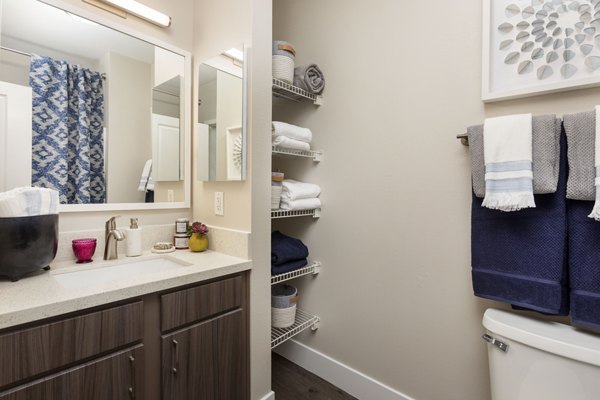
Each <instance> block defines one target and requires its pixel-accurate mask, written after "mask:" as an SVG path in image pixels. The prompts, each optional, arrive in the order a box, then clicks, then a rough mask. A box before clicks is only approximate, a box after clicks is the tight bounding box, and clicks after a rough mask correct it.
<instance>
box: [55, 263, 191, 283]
mask: <svg viewBox="0 0 600 400" xmlns="http://www.w3.org/2000/svg"><path fill="white" fill-rule="evenodd" d="M189 265H191V264H188V263H186V262H184V261H180V260H177V259H173V258H168V257H153V258H148V259H144V260H139V261H129V260H127V261H123V262H119V261H117V264H115V263H112V262H111V263H105V264H102V265H98V266H94V267H88V268H85V269H69V270H68V271H60V270H59V271H56V272H55V273H54V274H53V275H54V279H56V281H57V282H58V283H59V284H60V285H62V286H64V287H65V288H68V289H72V288H79V287H84V286H90V285H97V284H102V283H107V282H114V281H119V280H121V279H127V278H131V277H135V276H139V275H140V274H144V275H148V274H153V273H157V272H163V271H168V270H172V269H177V268H182V267H186V266H189ZM79 268H81V267H79Z"/></svg>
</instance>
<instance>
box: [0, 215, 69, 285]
mask: <svg viewBox="0 0 600 400" xmlns="http://www.w3.org/2000/svg"><path fill="white" fill-rule="evenodd" d="M57 250H58V214H52V215H38V216H35V217H15V218H0V276H5V277H8V278H9V279H10V280H12V281H13V282H14V281H18V280H19V279H21V278H22V277H23V276H24V275H26V274H29V273H31V272H35V271H39V270H41V269H50V267H49V265H50V263H51V262H52V260H54V257H56V251H57Z"/></svg>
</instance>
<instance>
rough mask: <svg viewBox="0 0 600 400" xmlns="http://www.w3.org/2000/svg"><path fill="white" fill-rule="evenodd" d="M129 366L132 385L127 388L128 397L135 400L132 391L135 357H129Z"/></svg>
mask: <svg viewBox="0 0 600 400" xmlns="http://www.w3.org/2000/svg"><path fill="white" fill-rule="evenodd" d="M129 364H130V365H131V380H132V382H133V383H132V385H131V386H130V387H129V397H131V398H132V399H135V391H134V390H133V387H134V385H135V357H134V356H129Z"/></svg>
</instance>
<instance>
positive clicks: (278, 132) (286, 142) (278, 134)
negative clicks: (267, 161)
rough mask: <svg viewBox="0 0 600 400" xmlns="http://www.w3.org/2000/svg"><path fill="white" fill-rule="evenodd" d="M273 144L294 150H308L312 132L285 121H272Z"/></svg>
mask: <svg viewBox="0 0 600 400" xmlns="http://www.w3.org/2000/svg"><path fill="white" fill-rule="evenodd" d="M272 140H273V146H277V147H283V148H286V149H294V150H304V151H308V150H310V142H312V132H311V131H310V129H308V128H302V127H299V126H296V125H291V124H287V123H285V122H279V121H273V137H272Z"/></svg>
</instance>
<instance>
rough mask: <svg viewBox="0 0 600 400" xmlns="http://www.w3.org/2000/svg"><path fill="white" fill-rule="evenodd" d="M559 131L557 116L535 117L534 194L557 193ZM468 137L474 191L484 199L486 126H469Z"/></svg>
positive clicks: (533, 131)
mask: <svg viewBox="0 0 600 400" xmlns="http://www.w3.org/2000/svg"><path fill="white" fill-rule="evenodd" d="M560 131H561V124H560V120H559V119H557V118H556V116H555V115H540V116H535V117H533V120H532V133H533V144H532V146H533V193H535V194H548V193H554V192H556V187H557V185H558V173H559V166H560V164H559V161H560ZM467 134H468V136H469V150H470V152H471V171H472V172H471V174H472V177H473V192H474V193H475V196H477V197H479V198H483V197H485V161H484V158H483V125H476V126H470V127H468V128H467ZM592 159H593V157H592ZM592 184H593V179H592Z"/></svg>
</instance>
